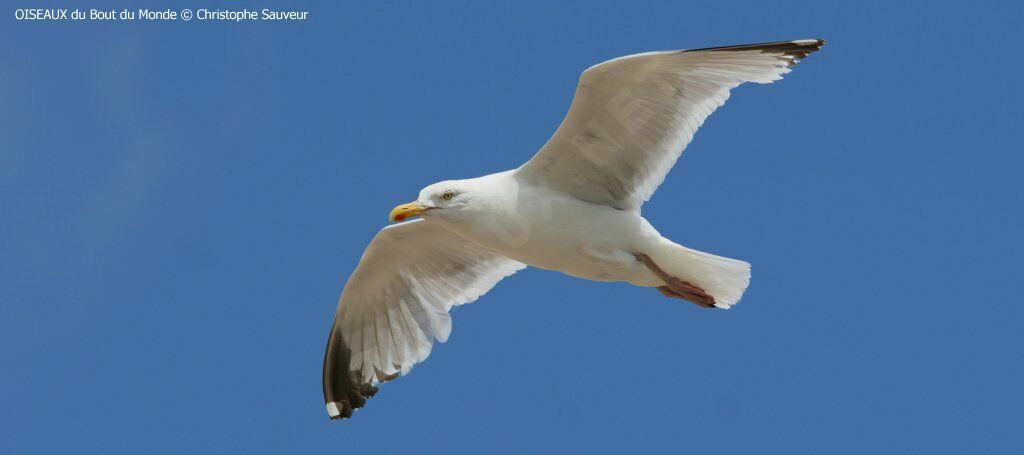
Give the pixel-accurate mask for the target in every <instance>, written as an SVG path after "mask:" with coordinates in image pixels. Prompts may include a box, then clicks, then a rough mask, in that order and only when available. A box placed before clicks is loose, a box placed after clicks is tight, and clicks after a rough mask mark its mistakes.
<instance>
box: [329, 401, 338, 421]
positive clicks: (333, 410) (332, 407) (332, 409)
mask: <svg viewBox="0 0 1024 455" xmlns="http://www.w3.org/2000/svg"><path fill="white" fill-rule="evenodd" d="M327 415H329V416H331V417H338V416H340V415H341V411H339V410H338V403H336V402H333V401H332V402H330V403H327Z"/></svg>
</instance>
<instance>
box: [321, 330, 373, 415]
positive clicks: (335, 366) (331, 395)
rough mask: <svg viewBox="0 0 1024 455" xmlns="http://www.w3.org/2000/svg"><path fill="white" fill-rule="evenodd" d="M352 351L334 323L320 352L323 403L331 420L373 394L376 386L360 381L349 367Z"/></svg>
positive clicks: (364, 402) (358, 406) (350, 412)
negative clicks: (325, 344)
mask: <svg viewBox="0 0 1024 455" xmlns="http://www.w3.org/2000/svg"><path fill="white" fill-rule="evenodd" d="M351 358H352V351H351V350H350V349H349V348H348V346H346V345H345V338H344V337H343V336H342V335H341V329H340V328H339V327H338V326H337V325H335V326H334V327H333V328H332V329H331V335H330V337H329V338H328V340H327V351H326V352H325V353H324V377H323V385H324V403H326V406H327V415H328V416H329V417H330V418H331V420H338V419H347V418H349V417H352V413H353V412H354V411H355V410H356V409H359V408H361V407H363V406H364V405H366V400H367V399H369V398H370V397H372V396H374V395H376V394H377V387H375V386H373V385H372V384H364V383H362V382H361V381H360V380H359V378H357V377H356V375H355V374H353V373H352V372H351V371H349V365H350V361H351Z"/></svg>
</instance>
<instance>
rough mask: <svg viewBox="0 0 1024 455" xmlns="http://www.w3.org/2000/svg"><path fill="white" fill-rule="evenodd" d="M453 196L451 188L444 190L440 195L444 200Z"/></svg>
mask: <svg viewBox="0 0 1024 455" xmlns="http://www.w3.org/2000/svg"><path fill="white" fill-rule="evenodd" d="M453 197H455V192H454V191H452V190H448V191H445V192H444V194H442V195H441V199H444V200H446V201H447V200H449V199H451V198H453Z"/></svg>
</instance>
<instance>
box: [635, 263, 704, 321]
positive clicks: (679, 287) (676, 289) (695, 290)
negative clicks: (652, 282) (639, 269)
mask: <svg viewBox="0 0 1024 455" xmlns="http://www.w3.org/2000/svg"><path fill="white" fill-rule="evenodd" d="M636 260H637V261H640V262H641V263H643V264H644V265H645V266H647V268H648V269H650V270H651V271H652V272H654V274H655V275H658V277H659V278H661V279H662V281H664V282H665V286H658V290H659V291H661V293H662V294H663V295H665V297H674V298H678V299H683V300H687V301H689V302H691V303H693V304H696V305H697V306H700V307H704V308H714V307H715V298H714V297H712V296H711V295H709V294H708V293H707V292H705V291H704V290H703V289H701V288H700V287H698V286H694V285H693V284H691V283H688V282H686V281H683V280H680V279H679V278H676V277H674V276H672V275H669V274H668V273H665V271H664V270H662V269H661V267H658V264H656V263H654V261H653V260H652V259H651V258H650V256H647V255H646V254H643V253H640V254H637V255H636Z"/></svg>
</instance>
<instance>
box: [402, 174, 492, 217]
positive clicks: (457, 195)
mask: <svg viewBox="0 0 1024 455" xmlns="http://www.w3.org/2000/svg"><path fill="white" fill-rule="evenodd" d="M473 201H474V192H473V189H472V185H471V184H469V183H468V182H466V181H464V180H451V181H445V182H438V183H435V184H433V185H430V186H428V187H426V188H424V189H423V190H422V191H420V196H419V197H418V198H416V200H415V201H413V202H410V203H408V204H402V205H399V206H398V207H395V208H394V209H393V210H391V216H390V217H389V218H390V219H391V221H405V220H408V219H410V218H413V217H417V216H422V217H435V216H436V217H439V218H448V217H454V216H458V215H460V214H462V213H464V212H465V211H466V210H467V209H468V208H469V207H471V206H472V205H473Z"/></svg>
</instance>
